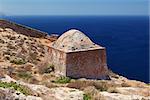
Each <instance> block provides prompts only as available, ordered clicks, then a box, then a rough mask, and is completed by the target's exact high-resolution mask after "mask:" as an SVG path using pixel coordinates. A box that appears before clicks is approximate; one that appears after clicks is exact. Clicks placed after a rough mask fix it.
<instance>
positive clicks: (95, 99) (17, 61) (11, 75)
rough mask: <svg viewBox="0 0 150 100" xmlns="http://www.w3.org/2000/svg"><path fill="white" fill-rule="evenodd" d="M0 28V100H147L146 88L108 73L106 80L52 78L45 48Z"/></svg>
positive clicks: (43, 42)
mask: <svg viewBox="0 0 150 100" xmlns="http://www.w3.org/2000/svg"><path fill="white" fill-rule="evenodd" d="M54 40H55V39H48V38H45V37H42V38H37V37H31V36H27V35H23V34H20V33H17V31H15V30H14V29H11V28H6V27H5V28H4V27H1V26H0V100H149V99H150V94H149V93H150V87H149V85H148V84H145V83H143V82H139V81H135V80H129V79H127V78H125V77H122V76H119V75H117V74H115V73H113V72H111V71H110V72H109V77H110V80H89V79H71V78H69V77H58V76H55V74H54V69H55V66H54V65H52V64H50V63H49V62H48V59H47V56H48V52H47V49H48V46H49V45H48V44H50V43H51V42H52V41H54Z"/></svg>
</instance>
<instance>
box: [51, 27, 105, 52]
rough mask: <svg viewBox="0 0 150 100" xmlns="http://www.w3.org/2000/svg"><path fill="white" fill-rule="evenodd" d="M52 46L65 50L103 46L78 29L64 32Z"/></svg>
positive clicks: (72, 50)
mask: <svg viewBox="0 0 150 100" xmlns="http://www.w3.org/2000/svg"><path fill="white" fill-rule="evenodd" d="M51 47H53V48H55V49H58V50H61V51H65V52H74V51H84V50H90V49H99V48H102V47H100V46H99V45H96V44H95V43H93V42H92V41H91V40H90V39H89V38H88V37H87V36H86V35H85V34H84V33H82V32H81V31H79V30H76V29H71V30H69V31H67V32H65V33H64V34H62V35H61V36H60V37H59V38H58V39H57V40H56V41H55V42H53V43H52V44H51Z"/></svg>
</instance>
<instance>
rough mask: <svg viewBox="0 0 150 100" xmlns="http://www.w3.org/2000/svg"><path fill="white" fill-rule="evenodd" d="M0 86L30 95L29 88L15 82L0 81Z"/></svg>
mask: <svg viewBox="0 0 150 100" xmlns="http://www.w3.org/2000/svg"><path fill="white" fill-rule="evenodd" d="M0 87H3V88H13V89H15V90H17V91H19V92H21V93H23V94H24V95H30V92H29V89H28V88H27V87H25V86H22V85H20V84H17V83H15V82H10V83H7V82H2V81H0Z"/></svg>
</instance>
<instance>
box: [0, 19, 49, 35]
mask: <svg viewBox="0 0 150 100" xmlns="http://www.w3.org/2000/svg"><path fill="white" fill-rule="evenodd" d="M0 27H1V28H11V29H13V30H14V31H15V32H17V33H19V34H23V35H27V36H31V37H37V38H39V37H46V36H47V35H48V34H47V33H46V32H42V31H39V30H36V29H33V28H30V27H27V26H23V25H20V24H16V23H14V22H11V21H7V20H3V19H0Z"/></svg>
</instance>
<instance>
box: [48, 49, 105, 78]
mask: <svg viewBox="0 0 150 100" xmlns="http://www.w3.org/2000/svg"><path fill="white" fill-rule="evenodd" d="M49 55H50V56H49V58H48V59H49V61H50V63H51V64H54V66H55V73H56V75H63V76H68V77H72V78H89V79H105V76H106V74H107V61H106V50H105V48H104V49H97V50H88V51H79V52H68V53H66V52H63V51H60V50H57V49H54V48H51V47H50V48H49Z"/></svg>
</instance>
